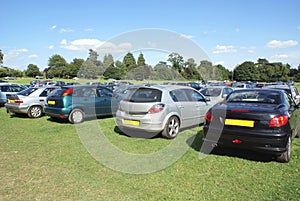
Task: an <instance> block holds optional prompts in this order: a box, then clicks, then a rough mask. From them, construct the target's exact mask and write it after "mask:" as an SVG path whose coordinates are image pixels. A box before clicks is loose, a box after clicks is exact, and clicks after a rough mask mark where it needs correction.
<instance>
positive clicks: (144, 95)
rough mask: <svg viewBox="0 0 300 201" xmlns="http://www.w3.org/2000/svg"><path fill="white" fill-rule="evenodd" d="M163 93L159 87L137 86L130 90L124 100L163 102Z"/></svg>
mask: <svg viewBox="0 0 300 201" xmlns="http://www.w3.org/2000/svg"><path fill="white" fill-rule="evenodd" d="M161 95H162V92H161V91H160V90H158V89H151V88H138V89H136V88H135V89H130V90H129V93H128V95H127V96H126V97H125V98H124V100H126V101H130V102H138V103H145V102H147V103H149V102H161Z"/></svg>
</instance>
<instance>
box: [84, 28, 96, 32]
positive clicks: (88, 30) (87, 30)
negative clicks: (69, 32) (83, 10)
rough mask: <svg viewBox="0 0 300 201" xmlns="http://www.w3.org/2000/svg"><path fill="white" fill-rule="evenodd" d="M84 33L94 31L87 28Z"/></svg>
mask: <svg viewBox="0 0 300 201" xmlns="http://www.w3.org/2000/svg"><path fill="white" fill-rule="evenodd" d="M84 31H86V32H91V31H94V29H92V28H87V29H85V30H84Z"/></svg>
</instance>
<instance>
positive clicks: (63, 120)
mask: <svg viewBox="0 0 300 201" xmlns="http://www.w3.org/2000/svg"><path fill="white" fill-rule="evenodd" d="M110 117H112V116H111V115H104V116H98V117H86V118H85V119H84V122H86V121H93V120H98V119H105V118H110ZM47 121H51V122H57V123H62V124H71V123H70V122H69V121H68V119H63V118H55V117H50V116H49V117H48V118H47ZM84 122H82V123H84Z"/></svg>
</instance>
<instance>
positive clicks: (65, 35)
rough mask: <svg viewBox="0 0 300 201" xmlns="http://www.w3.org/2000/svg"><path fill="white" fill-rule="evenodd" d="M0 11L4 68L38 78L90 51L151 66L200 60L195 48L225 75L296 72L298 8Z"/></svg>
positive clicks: (5, 5)
mask: <svg viewBox="0 0 300 201" xmlns="http://www.w3.org/2000/svg"><path fill="white" fill-rule="evenodd" d="M0 5H1V6H0V9H1V11H0V27H1V31H0V49H1V50H2V52H3V53H4V55H5V56H4V62H3V65H4V66H8V67H11V68H15V69H20V70H24V69H26V68H27V66H28V64H36V65H38V66H39V68H40V69H41V70H43V69H44V68H46V67H47V65H48V59H49V58H50V57H51V56H52V55H54V54H59V55H61V56H63V57H64V58H65V59H66V60H67V61H68V62H71V61H72V60H73V59H74V58H83V59H86V58H87V57H88V50H89V49H94V50H97V52H98V53H99V59H100V60H102V58H103V55H104V54H105V53H111V54H113V56H114V58H115V59H120V58H121V56H122V55H124V54H126V53H127V52H128V51H131V52H135V53H136V54H137V53H140V52H143V54H144V57H145V59H146V63H148V64H151V65H154V64H156V63H158V62H159V61H161V60H164V59H165V56H164V55H167V54H168V53H169V52H172V51H176V52H179V53H181V52H180V51H181V50H183V52H182V54H186V55H184V56H185V57H186V58H188V57H194V56H195V55H199V54H202V52H198V49H197V50H194V49H192V51H191V52H194V54H192V53H191V54H190V53H189V51H188V49H190V47H191V46H193V45H197V46H198V47H199V49H201V50H203V52H205V54H206V55H207V57H208V58H209V60H211V61H212V63H213V64H222V65H223V66H225V67H226V68H228V69H230V70H231V69H233V68H234V67H235V66H236V65H238V64H241V63H242V62H244V61H253V62H256V61H257V59H258V58H266V59H267V60H269V61H270V62H276V61H280V62H283V63H289V64H290V65H292V67H293V68H297V67H298V65H299V64H300V44H299V42H300V15H299V8H300V1H298V0H252V1H243V0H227V1H224V0H210V1H207V0H198V1H196V0H185V1H174V0H172V1H171V0H160V1H159V0H152V1H134V0H127V1H121V0H119V1H116V0H110V1H101V0H90V1H83V0H76V1H68V0H59V1H58V0H51V1H50V0H43V1H41V0H39V1H38V0H26V1H19V0H0ZM152 29H155V30H156V31H154V32H152ZM142 30H150V31H148V32H147V31H146V32H143V31H142ZM149 32H150V33H149ZM129 33H136V34H129ZM147 33H148V34H147ZM168 33H170V37H165V34H167V35H168ZM174 35H175V36H178V38H182V39H183V38H184V39H185V40H184V41H183V43H182V42H180V41H179V39H178V38H177V39H176V37H173V36H174ZM157 38H159V39H157ZM137 41H138V42H139V45H137ZM178 41H179V42H178ZM143 44H144V46H143ZM162 44H164V45H162ZM165 44H168V45H167V46H168V48H166V46H165ZM186 44H188V45H186ZM191 44H193V45H191ZM172 48H173V49H172ZM150 49H151V51H150ZM200 60H201V58H200ZM196 62H197V63H198V62H199V61H198V59H196Z"/></svg>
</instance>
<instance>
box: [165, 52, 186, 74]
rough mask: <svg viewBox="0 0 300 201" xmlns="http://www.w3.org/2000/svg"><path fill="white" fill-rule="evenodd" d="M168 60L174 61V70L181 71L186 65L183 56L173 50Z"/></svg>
mask: <svg viewBox="0 0 300 201" xmlns="http://www.w3.org/2000/svg"><path fill="white" fill-rule="evenodd" d="M168 61H169V62H171V63H172V68H173V69H174V70H176V71H178V72H179V73H180V72H181V71H182V69H183V65H184V60H183V56H181V55H180V54H178V53H176V52H173V53H171V54H170V55H169V57H168Z"/></svg>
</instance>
